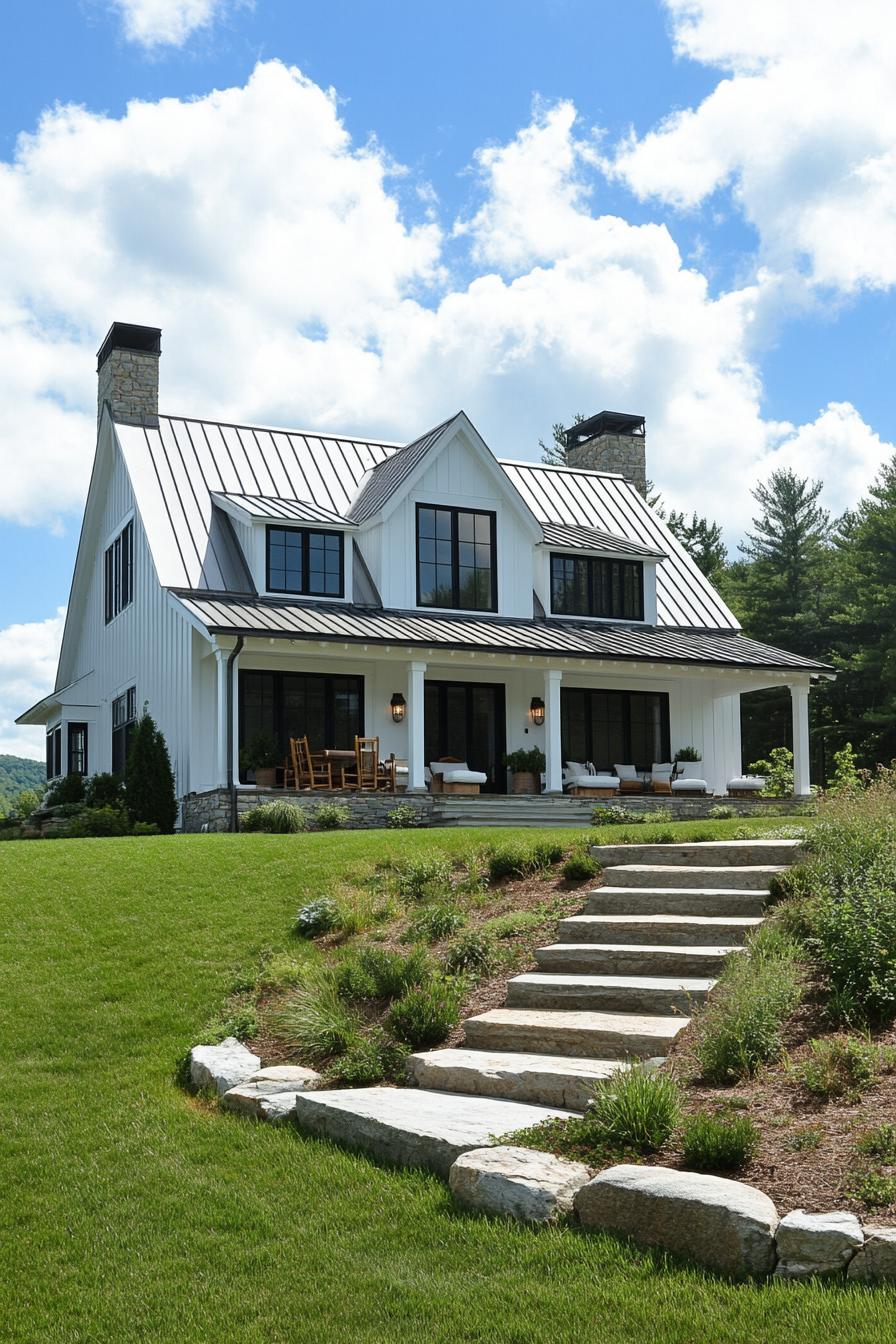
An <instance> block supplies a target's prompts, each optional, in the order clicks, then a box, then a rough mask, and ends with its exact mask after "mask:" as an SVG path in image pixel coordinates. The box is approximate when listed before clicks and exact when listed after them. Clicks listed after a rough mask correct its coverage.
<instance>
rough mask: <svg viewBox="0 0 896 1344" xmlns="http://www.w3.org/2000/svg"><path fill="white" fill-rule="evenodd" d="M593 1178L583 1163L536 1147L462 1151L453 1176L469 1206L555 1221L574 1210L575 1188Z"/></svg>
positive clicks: (454, 1186)
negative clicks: (534, 1149)
mask: <svg viewBox="0 0 896 1344" xmlns="http://www.w3.org/2000/svg"><path fill="white" fill-rule="evenodd" d="M589 1177H590V1173H589V1171H588V1168H587V1167H586V1166H583V1165H582V1163H581V1162H568V1161H566V1160H565V1159H564V1158H562V1157H554V1156H553V1154H551V1153H539V1152H535V1151H533V1150H532V1149H531V1148H515V1147H512V1146H499V1147H496V1148H474V1149H472V1150H471V1151H470V1152H468V1153H463V1154H462V1155H461V1156H460V1157H459V1158H458V1159H457V1161H456V1162H455V1163H454V1164H453V1166H452V1168H451V1171H450V1172H449V1174H448V1184H449V1186H450V1187H451V1193H452V1195H453V1196H454V1198H455V1199H456V1200H457V1202H458V1203H459V1204H462V1205H463V1206H464V1207H465V1208H468V1209H476V1210H478V1211H479V1212H481V1213H491V1214H499V1215H504V1216H506V1217H510V1218H518V1219H520V1220H521V1221H522V1222H528V1223H550V1222H555V1221H556V1220H557V1218H559V1216H560V1215H561V1214H564V1213H571V1212H572V1207H573V1201H574V1199H575V1195H576V1191H577V1190H580V1189H581V1187H582V1186H583V1185H585V1184H586V1183H587V1181H588V1180H589Z"/></svg>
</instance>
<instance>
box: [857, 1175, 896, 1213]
mask: <svg viewBox="0 0 896 1344" xmlns="http://www.w3.org/2000/svg"><path fill="white" fill-rule="evenodd" d="M850 1194H851V1195H852V1196H853V1198H854V1199H858V1200H859V1201H860V1202H861V1203H862V1204H864V1205H865V1207H866V1208H868V1209H886V1208H889V1206H890V1205H891V1204H896V1177H893V1176H883V1175H881V1173H880V1172H877V1171H866V1172H863V1173H862V1174H861V1175H858V1176H856V1177H854V1179H853V1181H852V1183H851V1186H850Z"/></svg>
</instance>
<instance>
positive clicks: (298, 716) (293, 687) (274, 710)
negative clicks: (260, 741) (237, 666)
mask: <svg viewBox="0 0 896 1344" xmlns="http://www.w3.org/2000/svg"><path fill="white" fill-rule="evenodd" d="M239 706H240V718H239V745H240V748H241V749H242V748H243V747H246V746H248V745H249V743H250V742H251V741H252V740H253V738H256V737H259V736H264V737H273V738H274V740H275V742H276V743H277V749H278V751H279V753H280V754H281V755H282V756H283V758H284V760H285V759H286V755H287V752H288V751H289V739H290V738H291V737H306V736H307V738H308V741H309V743H310V746H311V750H312V751H322V750H323V749H324V748H325V747H333V748H335V749H337V750H340V751H349V750H351V748H353V747H354V745H355V737H361V736H363V734H364V678H363V677H342V676H330V675H327V674H320V673H316V672H315V673H310V672H309V673H306V672H253V671H251V670H247V671H245V672H240V680H239Z"/></svg>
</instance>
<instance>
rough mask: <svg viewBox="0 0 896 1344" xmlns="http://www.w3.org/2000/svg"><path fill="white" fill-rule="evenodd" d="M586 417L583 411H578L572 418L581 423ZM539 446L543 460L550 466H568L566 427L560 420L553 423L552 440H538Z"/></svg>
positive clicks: (577, 423)
mask: <svg viewBox="0 0 896 1344" xmlns="http://www.w3.org/2000/svg"><path fill="white" fill-rule="evenodd" d="M584 419H586V417H585V416H584V415H582V412H581V411H576V413H575V415H574V416H573V418H572V422H573V424H574V425H580V424H581V423H582V421H583V420H584ZM538 446H539V448H540V449H541V460H542V462H546V463H547V464H548V466H550V467H565V466H566V428H565V426H563V425H562V424H561V423H560V421H559V420H557V421H555V422H554V424H553V425H551V442H550V443H545V441H544V439H539V440H538Z"/></svg>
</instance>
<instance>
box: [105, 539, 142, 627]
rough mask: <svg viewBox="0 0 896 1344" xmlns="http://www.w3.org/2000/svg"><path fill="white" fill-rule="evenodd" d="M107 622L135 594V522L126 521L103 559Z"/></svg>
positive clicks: (122, 609)
mask: <svg viewBox="0 0 896 1344" xmlns="http://www.w3.org/2000/svg"><path fill="white" fill-rule="evenodd" d="M103 566H104V567H103V589H104V595H105V614H106V624H107V625H108V624H109V622H110V621H111V620H113V619H114V618H115V617H116V616H117V615H118V613H119V612H120V611H124V609H125V607H128V606H130V604H131V600H132V598H133V596H134V524H133V522H130V523H126V524H125V526H124V527H123V528H122V530H121V531H120V532H119V534H118V536H117V537H116V538H115V540H114V541H113V542H112V545H111V546H107V547H106V554H105V557H104V561H103Z"/></svg>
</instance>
